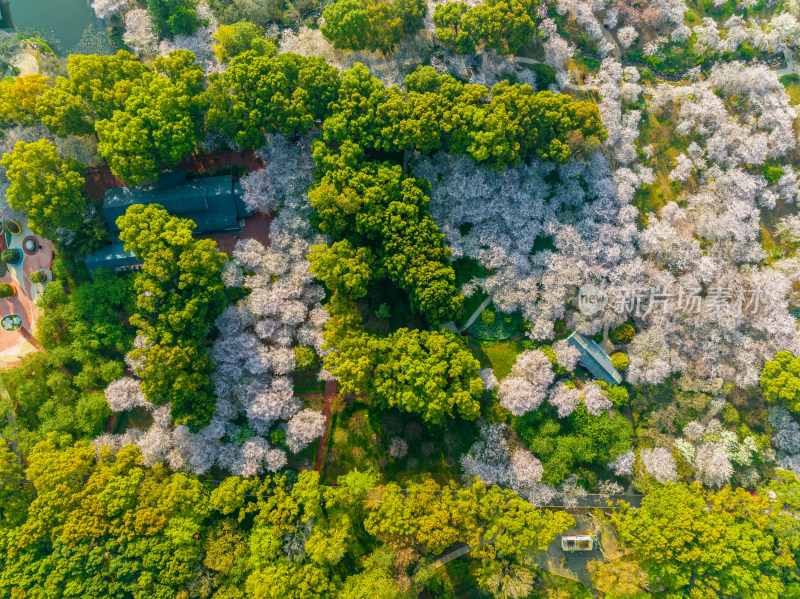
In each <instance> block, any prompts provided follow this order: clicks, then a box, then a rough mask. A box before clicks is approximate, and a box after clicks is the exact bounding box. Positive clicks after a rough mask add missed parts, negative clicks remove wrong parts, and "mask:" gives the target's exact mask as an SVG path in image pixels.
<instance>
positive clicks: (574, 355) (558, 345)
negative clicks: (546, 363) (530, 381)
mask: <svg viewBox="0 0 800 599" xmlns="http://www.w3.org/2000/svg"><path fill="white" fill-rule="evenodd" d="M553 351H555V352H556V362H557V363H558V365H559V366H561V367H562V368H565V369H566V370H569V371H570V372H571V371H573V370H575V367H576V366H577V365H578V360H579V359H580V357H581V352H580V351H578V348H576V347H574V346H573V345H572V344H571V343H570V342H569V341H567V340H566V339H560V340H558V341H556V342H555V343H554V344H553Z"/></svg>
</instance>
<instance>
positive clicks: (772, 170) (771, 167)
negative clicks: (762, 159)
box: [761, 164, 783, 185]
mask: <svg viewBox="0 0 800 599" xmlns="http://www.w3.org/2000/svg"><path fill="white" fill-rule="evenodd" d="M761 174H762V175H764V178H765V179H766V180H767V181H768V182H769V183H771V184H773V185H774V184H775V183H777V182H778V181H779V180H780V178H781V177H783V169H782V168H781V167H779V166H777V165H775V164H765V165H764V166H762V167H761Z"/></svg>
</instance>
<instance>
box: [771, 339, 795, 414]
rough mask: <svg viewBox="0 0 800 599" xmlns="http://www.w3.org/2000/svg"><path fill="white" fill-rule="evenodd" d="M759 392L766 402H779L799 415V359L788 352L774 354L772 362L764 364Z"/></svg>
mask: <svg viewBox="0 0 800 599" xmlns="http://www.w3.org/2000/svg"><path fill="white" fill-rule="evenodd" d="M761 390H762V391H763V392H764V398H765V399H766V400H767V401H769V402H771V403H775V402H777V401H780V402H781V403H782V404H783V405H784V406H785V407H786V408H787V409H789V410H791V411H793V412H796V413H800V358H795V357H794V356H793V355H792V353H791V352H788V351H779V352H778V353H777V354H775V359H774V360H769V361H768V362H766V363H765V364H764V370H763V371H762V372H761Z"/></svg>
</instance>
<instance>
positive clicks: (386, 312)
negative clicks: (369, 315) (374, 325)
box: [375, 304, 392, 320]
mask: <svg viewBox="0 0 800 599" xmlns="http://www.w3.org/2000/svg"><path fill="white" fill-rule="evenodd" d="M375 316H377V317H378V318H382V319H384V320H386V319H387V318H391V316H392V311H391V310H390V309H389V304H381V305H380V306H378V309H377V310H375Z"/></svg>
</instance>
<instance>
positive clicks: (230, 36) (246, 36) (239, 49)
mask: <svg viewBox="0 0 800 599" xmlns="http://www.w3.org/2000/svg"><path fill="white" fill-rule="evenodd" d="M213 37H214V41H215V42H216V43H215V44H214V54H216V56H217V59H219V61H220V62H223V63H227V62H230V60H231V59H232V58H235V57H236V56H238V55H239V54H243V53H244V52H247V51H248V50H253V51H254V52H255V53H256V54H258V55H260V56H272V55H273V54H275V50H276V47H275V44H274V43H272V42H271V41H270V40H269V39H267V38H266V37H264V30H263V29H262V28H261V27H259V26H258V25H254V24H253V23H251V22H250V21H239V22H237V23H233V24H232V25H220V26H219V29H217V31H216V33H214V36H213Z"/></svg>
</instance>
